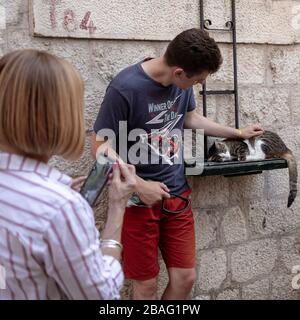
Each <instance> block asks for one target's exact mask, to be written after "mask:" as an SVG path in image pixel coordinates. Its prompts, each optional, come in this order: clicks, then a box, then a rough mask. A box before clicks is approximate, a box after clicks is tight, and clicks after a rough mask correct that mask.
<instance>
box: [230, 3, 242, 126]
mask: <svg viewBox="0 0 300 320" xmlns="http://www.w3.org/2000/svg"><path fill="white" fill-rule="evenodd" d="M231 8H232V25H233V26H232V45H233V72H234V91H235V95H234V106H235V127H236V128H239V127H240V118H239V93H238V79H237V77H238V75H237V43H236V11H235V0H231Z"/></svg>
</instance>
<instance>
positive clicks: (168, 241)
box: [159, 190, 196, 299]
mask: <svg viewBox="0 0 300 320" xmlns="http://www.w3.org/2000/svg"><path fill="white" fill-rule="evenodd" d="M190 193H191V190H187V191H186V192H184V193H183V194H182V196H183V197H188V196H189V195H190ZM179 204H180V200H178V199H177V198H174V199H169V200H168V201H167V206H168V209H169V210H172V211H175V210H178V206H179ZM159 246H160V249H161V253H162V256H163V259H164V261H165V263H166V266H167V268H168V273H169V283H168V286H167V288H166V290H165V292H164V294H163V296H162V299H188V298H189V295H190V293H191V290H192V288H193V285H194V283H195V280H196V270H195V264H196V247H195V227H194V217H193V212H192V209H191V207H189V208H187V210H185V211H184V212H182V213H179V214H171V215H168V216H165V217H164V218H163V219H162V221H161V225H160V244H159Z"/></svg>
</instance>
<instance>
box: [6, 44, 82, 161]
mask: <svg viewBox="0 0 300 320" xmlns="http://www.w3.org/2000/svg"><path fill="white" fill-rule="evenodd" d="M0 88H1V90H0V145H2V146H3V147H4V149H5V147H7V148H8V150H9V149H12V150H14V152H16V153H18V154H21V155H24V156H28V157H32V158H36V159H44V158H48V159H49V158H50V157H51V156H52V155H62V156H63V157H65V158H67V159H76V158H78V157H79V156H80V155H81V153H82V151H83V147H84V138H85V132H84V120H83V92H84V87H83V82H82V79H81V77H80V75H79V73H78V72H77V71H76V70H75V69H74V68H73V66H72V65H71V64H70V63H68V62H67V61H64V60H62V59H59V58H58V57H56V56H53V55H51V54H49V53H47V52H44V51H37V50H17V51H14V52H11V53H8V54H6V55H5V56H4V57H2V59H0Z"/></svg>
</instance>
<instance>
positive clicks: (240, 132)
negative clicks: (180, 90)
mask: <svg viewBox="0 0 300 320" xmlns="http://www.w3.org/2000/svg"><path fill="white" fill-rule="evenodd" d="M184 127H185V128H187V129H203V130H204V133H205V135H207V136H214V137H222V138H234V139H235V138H242V139H249V138H251V137H254V136H259V135H261V134H262V133H263V129H262V128H261V126H259V125H252V126H248V127H245V128H242V129H235V128H231V127H227V126H224V125H221V124H219V123H216V122H214V121H212V120H210V119H208V118H206V117H204V116H202V115H200V114H198V113H197V111H196V110H193V111H191V112H188V113H187V114H186V117H185V121H184Z"/></svg>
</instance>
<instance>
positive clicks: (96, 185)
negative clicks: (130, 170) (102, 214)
mask: <svg viewBox="0 0 300 320" xmlns="http://www.w3.org/2000/svg"><path fill="white" fill-rule="evenodd" d="M113 164H114V161H113V160H112V159H110V158H108V157H106V156H104V155H101V154H100V155H99V156H98V157H97V160H96V161H95V163H94V165H93V167H92V169H91V171H90V172H89V174H88V177H87V179H86V180H85V182H84V184H83V186H82V187H81V189H80V194H81V195H82V196H83V198H85V200H86V201H87V202H88V203H89V205H90V206H91V207H93V206H94V205H95V203H96V200H97V199H98V197H99V196H100V194H101V192H102V191H103V189H104V187H105V185H106V183H107V181H108V176H109V174H110V173H111V172H112V170H113Z"/></svg>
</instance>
